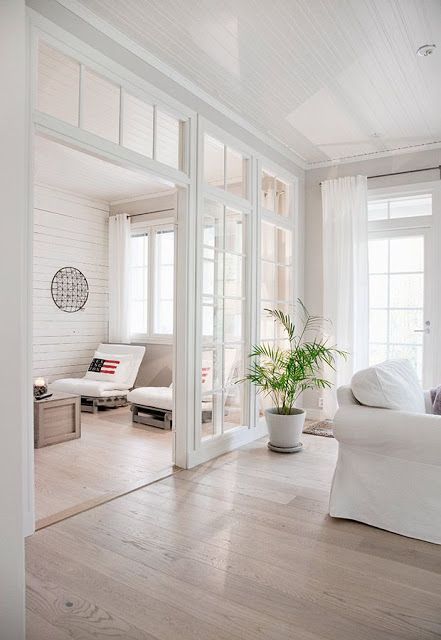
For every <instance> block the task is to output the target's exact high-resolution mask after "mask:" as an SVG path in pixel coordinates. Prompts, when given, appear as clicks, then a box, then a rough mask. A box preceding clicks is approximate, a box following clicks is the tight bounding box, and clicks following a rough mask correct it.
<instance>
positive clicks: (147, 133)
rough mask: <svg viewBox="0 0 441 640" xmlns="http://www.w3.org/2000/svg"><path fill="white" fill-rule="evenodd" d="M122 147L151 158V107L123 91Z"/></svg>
mask: <svg viewBox="0 0 441 640" xmlns="http://www.w3.org/2000/svg"><path fill="white" fill-rule="evenodd" d="M123 99H124V109H123V129H122V133H123V136H122V142H121V144H122V145H123V147H126V148H127V149H131V150H132V151H136V152H137V153H140V154H141V155H143V156H147V158H153V107H152V106H151V105H149V104H146V103H145V102H143V101H142V100H139V99H138V98H135V96H132V95H130V94H129V93H127V92H125V91H124V92H123Z"/></svg>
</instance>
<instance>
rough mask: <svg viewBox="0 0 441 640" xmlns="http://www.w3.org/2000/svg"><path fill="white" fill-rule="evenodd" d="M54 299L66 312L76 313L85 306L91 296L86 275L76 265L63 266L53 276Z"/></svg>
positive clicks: (52, 290) (52, 292) (52, 289)
mask: <svg viewBox="0 0 441 640" xmlns="http://www.w3.org/2000/svg"><path fill="white" fill-rule="evenodd" d="M51 294H52V300H53V301H54V302H55V304H56V305H57V307H58V308H59V309H61V310H62V311H66V313H74V312H75V311H79V310H80V309H82V308H83V307H84V305H85V304H86V302H87V298H88V297H89V284H88V282H87V280H86V277H85V275H84V274H83V273H81V271H80V270H79V269H76V268H75V267H63V268H62V269H59V270H58V271H57V273H56V274H55V275H54V277H53V278H52V284H51Z"/></svg>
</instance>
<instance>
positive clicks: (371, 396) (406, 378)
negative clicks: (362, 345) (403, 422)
mask: <svg viewBox="0 0 441 640" xmlns="http://www.w3.org/2000/svg"><path fill="white" fill-rule="evenodd" d="M351 388H352V393H353V394H354V396H355V397H356V399H357V400H358V401H359V402H360V403H361V404H364V405H366V406H368V407H381V408H384V409H396V410H400V411H410V412H412V413H425V411H426V408H425V400H424V392H423V389H422V387H421V384H420V382H419V380H418V378H417V375H416V372H415V369H414V368H413V366H412V364H411V363H410V362H409V360H387V361H386V362H381V363H380V364H377V365H375V366H374V367H369V368H368V369H363V370H362V371H357V373H355V374H354V375H353V376H352V381H351Z"/></svg>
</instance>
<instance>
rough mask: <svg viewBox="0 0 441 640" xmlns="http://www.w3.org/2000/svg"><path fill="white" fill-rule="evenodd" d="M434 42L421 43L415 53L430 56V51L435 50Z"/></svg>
mask: <svg viewBox="0 0 441 640" xmlns="http://www.w3.org/2000/svg"><path fill="white" fill-rule="evenodd" d="M435 49H436V44H423V46H422V47H419V48H418V49H417V54H418V55H419V56H422V57H423V58H425V57H426V56H431V55H432V53H434V52H435Z"/></svg>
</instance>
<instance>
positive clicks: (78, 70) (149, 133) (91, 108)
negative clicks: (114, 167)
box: [37, 41, 185, 170]
mask: <svg viewBox="0 0 441 640" xmlns="http://www.w3.org/2000/svg"><path fill="white" fill-rule="evenodd" d="M37 109H38V110H39V111H41V112H43V113H46V114H48V115H50V116H53V117H55V118H58V119H59V120H62V121H63V122H66V123H68V124H70V125H72V126H75V127H79V128H81V129H84V130H85V131H89V132H90V133H93V134H95V135H97V136H99V137H100V138H103V139H105V140H109V141H110V142H113V143H115V144H119V145H121V146H122V147H125V148H126V149H130V150H131V151H135V152H136V153H139V154H141V155H143V156H145V157H147V158H152V159H153V160H157V161H158V162H162V163H163V164H166V165H168V166H170V167H173V168H175V169H180V170H184V169H185V167H184V152H183V146H184V145H183V140H184V126H185V121H183V120H181V119H179V118H177V117H176V116H174V115H172V114H171V113H167V112H166V111H165V110H164V109H163V108H162V107H159V106H157V105H154V104H149V103H148V102H146V101H144V100H142V99H140V98H139V97H136V96H134V95H132V94H131V93H130V92H128V91H126V90H125V89H124V88H123V87H121V86H120V85H119V84H116V83H114V82H111V81H110V80H108V79H107V78H104V77H103V76H101V75H100V74H98V73H96V72H95V71H93V70H92V69H90V68H89V67H88V66H86V65H83V64H80V62H78V61H77V60H74V59H73V58H71V57H69V56H66V55H65V54H63V53H61V52H60V51H58V50H56V49H54V48H52V47H50V46H49V45H48V44H46V43H45V42H44V41H40V43H39V52H38V78H37Z"/></svg>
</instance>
